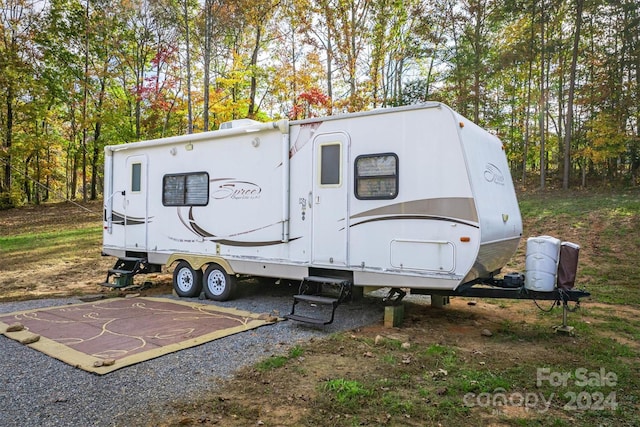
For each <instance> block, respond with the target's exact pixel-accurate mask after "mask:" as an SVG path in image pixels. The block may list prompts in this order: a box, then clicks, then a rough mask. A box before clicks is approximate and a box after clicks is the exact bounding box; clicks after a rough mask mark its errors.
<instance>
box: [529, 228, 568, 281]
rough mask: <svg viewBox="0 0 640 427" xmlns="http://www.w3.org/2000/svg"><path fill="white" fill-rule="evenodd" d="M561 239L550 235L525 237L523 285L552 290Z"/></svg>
mask: <svg viewBox="0 0 640 427" xmlns="http://www.w3.org/2000/svg"><path fill="white" fill-rule="evenodd" d="M560 244H561V241H560V240H559V239H556V238H555V237H551V236H539V237H530V238H528V239H527V255H526V260H525V280H524V287H525V288H527V289H530V290H532V291H539V292H552V291H553V290H554V288H555V286H556V275H557V272H558V259H559V256H560Z"/></svg>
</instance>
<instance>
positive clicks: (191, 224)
mask: <svg viewBox="0 0 640 427" xmlns="http://www.w3.org/2000/svg"><path fill="white" fill-rule="evenodd" d="M188 215H189V219H188V221H186V220H185V219H184V218H183V217H182V215H181V211H180V209H178V218H179V219H180V222H182V224H184V226H185V227H187V228H188V229H189V230H191V231H192V232H193V233H195V234H196V235H198V236H200V237H202V238H203V239H204V240H210V241H212V242H216V243H220V244H221V245H227V246H239V247H253V246H273V245H280V244H282V243H285V242H283V241H282V240H267V241H260V242H250V241H249V242H242V241H238V240H229V239H226V238H223V237H218V236H216V235H215V234H212V233H210V232H208V231H207V230H205V229H204V228H202V227H200V226H199V225H198V224H197V223H196V221H195V218H194V217H193V208H189V214H188ZM276 224H279V223H276ZM273 225H275V224H270V225H266V226H264V227H259V228H256V229H254V230H248V231H243V232H239V233H235V234H233V235H232V236H238V235H241V234H248V233H252V232H254V231H258V230H262V229H264V228H267V227H271V226H273ZM298 239H300V237H294V238H292V239H289V241H290V242H291V241H294V240H298Z"/></svg>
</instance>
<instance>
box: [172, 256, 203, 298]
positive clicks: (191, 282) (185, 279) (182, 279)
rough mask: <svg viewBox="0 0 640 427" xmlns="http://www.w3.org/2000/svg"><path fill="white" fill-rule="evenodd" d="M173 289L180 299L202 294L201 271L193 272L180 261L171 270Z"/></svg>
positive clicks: (188, 265) (187, 264) (186, 263)
mask: <svg viewBox="0 0 640 427" xmlns="http://www.w3.org/2000/svg"><path fill="white" fill-rule="evenodd" d="M173 289H174V290H175V291H176V294H178V296H181V297H195V296H198V295H200V292H202V270H200V269H198V270H194V269H193V268H191V265H190V264H189V263H188V262H186V261H180V262H179V263H178V265H177V267H176V268H175V270H173Z"/></svg>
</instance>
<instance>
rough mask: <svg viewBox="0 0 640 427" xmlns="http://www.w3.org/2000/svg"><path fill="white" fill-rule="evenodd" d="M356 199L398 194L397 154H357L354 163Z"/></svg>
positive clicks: (388, 196)
mask: <svg viewBox="0 0 640 427" xmlns="http://www.w3.org/2000/svg"><path fill="white" fill-rule="evenodd" d="M355 187H356V188H355V193H356V198H358V199H364V200H369V199H394V198H396V196H397V195H398V156H396V155H395V154H393V153H384V154H368V155H363V156H358V157H357V158H356V165H355Z"/></svg>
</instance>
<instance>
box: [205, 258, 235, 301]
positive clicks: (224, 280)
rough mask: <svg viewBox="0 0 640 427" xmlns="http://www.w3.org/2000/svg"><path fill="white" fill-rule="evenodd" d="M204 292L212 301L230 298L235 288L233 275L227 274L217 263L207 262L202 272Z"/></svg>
mask: <svg viewBox="0 0 640 427" xmlns="http://www.w3.org/2000/svg"><path fill="white" fill-rule="evenodd" d="M203 282H204V293H205V295H206V296H207V298H209V299H212V300H214V301H226V300H228V299H230V298H231V297H232V296H233V294H234V292H235V289H236V281H235V277H231V276H229V274H227V272H226V271H225V269H224V268H222V267H220V266H219V265H218V264H209V266H208V267H207V269H206V270H205V272H204V281H203Z"/></svg>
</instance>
